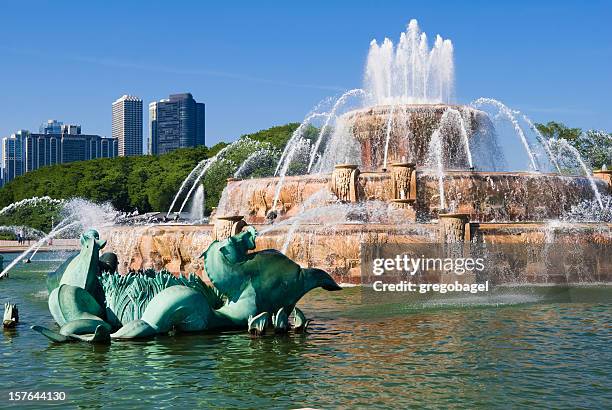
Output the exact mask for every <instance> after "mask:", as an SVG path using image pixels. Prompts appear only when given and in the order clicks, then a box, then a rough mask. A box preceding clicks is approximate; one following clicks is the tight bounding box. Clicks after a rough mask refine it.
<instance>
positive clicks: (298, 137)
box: [272, 112, 329, 209]
mask: <svg viewBox="0 0 612 410" xmlns="http://www.w3.org/2000/svg"><path fill="white" fill-rule="evenodd" d="M327 116H329V114H327V113H318V112H314V113H312V114H310V115H308V116H307V117H306V118H304V121H302V123H301V124H300V126H299V127H297V129H296V130H295V131H293V134H292V135H291V138H289V142H287V146H286V147H285V150H284V151H283V154H282V155H281V158H280V160H279V161H278V165H277V167H276V171H275V172H274V176H279V177H280V179H279V181H278V183H277V185H276V192H275V193H274V200H273V201H272V209H276V204H277V202H278V198H279V196H280V193H281V189H282V187H283V183H284V182H285V176H286V175H287V171H288V170H289V165H291V161H293V158H294V157H295V155H296V153H297V152H298V151H299V148H300V147H302V146H303V143H304V137H303V136H304V132H305V131H306V129H307V127H308V125H310V123H311V122H312V120H314V119H316V118H324V117H327Z"/></svg>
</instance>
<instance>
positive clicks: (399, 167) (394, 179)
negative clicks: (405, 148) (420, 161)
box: [391, 162, 416, 201]
mask: <svg viewBox="0 0 612 410" xmlns="http://www.w3.org/2000/svg"><path fill="white" fill-rule="evenodd" d="M391 189H392V195H393V199H400V200H411V201H415V200H416V165H415V164H413V163H410V162H398V163H394V164H391Z"/></svg>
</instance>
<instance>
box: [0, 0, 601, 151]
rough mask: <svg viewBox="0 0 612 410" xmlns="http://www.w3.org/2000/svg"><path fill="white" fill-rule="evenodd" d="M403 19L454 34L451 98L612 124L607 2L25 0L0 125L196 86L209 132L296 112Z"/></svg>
mask: <svg viewBox="0 0 612 410" xmlns="http://www.w3.org/2000/svg"><path fill="white" fill-rule="evenodd" d="M226 3H227V4H226ZM535 3H537V4H535ZM228 4H230V5H228ZM411 18H416V19H418V20H419V24H420V26H421V28H422V30H423V31H425V32H426V33H427V34H428V35H429V37H430V39H431V38H432V37H433V36H434V35H435V34H438V33H439V34H441V35H442V36H443V37H445V38H450V39H451V40H452V41H453V43H454V46H455V66H456V94H457V100H458V101H459V102H464V103H467V102H469V101H471V100H473V99H475V98H478V97H482V96H486V97H494V98H497V99H500V100H501V101H503V102H505V103H507V104H508V105H510V106H511V107H513V108H516V109H520V110H521V111H523V112H525V113H527V114H528V115H529V116H531V118H532V119H534V120H535V121H538V122H546V121H548V120H558V121H563V122H565V123H566V124H568V125H570V126H576V127H583V128H597V129H606V130H609V131H612V103H611V101H612V79H611V75H612V74H611V73H612V24H610V21H611V19H612V2H605V1H588V2H586V1H538V2H534V1H462V2H460V1H448V2H445V1H441V0H438V1H436V2H425V1H415V2H412V1H385V2H383V1H380V2H371V1H355V0H353V1H346V2H343V1H333V2H332V1H327V2H325V1H307V2H306V1H303V2H253V1H249V2H241V1H234V2H231V3H230V2H215V3H213V2H196V1H193V2H188V1H182V2H178V1H176V2H171V1H146V2H144V1H142V2H137V1H132V2H127V1H124V2H119V1H104V2H102V1H97V2H93V1H87V2H85V1H78V2H77V1H62V2H59V1H58V2H54V1H20V2H2V3H1V5H0V55H1V64H0V85H1V86H0V97H1V99H0V101H1V102H0V136H2V137H4V136H8V135H10V134H11V133H13V132H14V131H16V130H17V129H20V128H25V129H30V130H37V129H38V125H39V124H40V123H41V122H43V121H44V120H46V119H50V118H55V119H58V120H62V121H64V122H70V123H80V124H82V126H83V132H88V133H98V134H101V135H110V129H111V103H112V102H113V101H114V100H115V99H116V98H118V97H119V96H121V95H122V94H125V93H129V94H134V95H138V96H140V97H141V98H142V99H143V100H144V105H145V107H146V106H147V105H148V103H149V102H150V101H153V100H158V99H160V98H164V97H166V96H167V95H168V94H170V93H174V92H191V93H192V94H193V95H194V97H195V98H196V99H197V100H198V101H202V102H205V103H206V105H207V130H206V131H207V143H208V144H211V143H215V142H217V141H219V140H226V141H229V140H232V139H234V138H236V137H237V136H239V135H241V134H243V133H247V132H252V131H256V130H258V129H262V128H267V127H269V126H272V125H277V124H283V123H287V122H290V121H300V120H301V119H302V118H303V116H304V115H305V114H306V113H307V112H308V111H309V110H310V108H312V107H313V106H314V105H316V104H317V103H318V102H319V101H320V100H322V99H323V98H325V97H328V96H331V95H335V94H339V93H340V92H341V91H342V90H346V89H350V88H354V87H359V86H361V83H362V77H363V67H364V64H365V58H366V54H367V51H368V44H369V42H370V40H371V39H373V38H377V39H382V38H384V37H385V36H387V37H389V38H391V39H392V40H394V41H395V40H396V39H397V38H398V37H399V33H400V32H401V31H403V30H404V29H405V26H406V24H407V23H408V21H409V20H410V19H411ZM147 117H148V113H147V112H146V111H145V117H144V120H145V123H146V122H147ZM144 132H145V135H146V134H147V132H148V131H147V127H146V126H145V130H144Z"/></svg>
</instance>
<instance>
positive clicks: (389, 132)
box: [383, 105, 395, 169]
mask: <svg viewBox="0 0 612 410" xmlns="http://www.w3.org/2000/svg"><path fill="white" fill-rule="evenodd" d="M394 110H395V105H393V106H392V107H391V109H390V110H389V118H388V119H387V135H386V138H385V159H384V161H383V169H387V156H388V154H389V140H390V139H391V126H392V125H393V111H394Z"/></svg>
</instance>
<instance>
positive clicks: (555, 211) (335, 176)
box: [101, 20, 612, 283]
mask: <svg viewBox="0 0 612 410" xmlns="http://www.w3.org/2000/svg"><path fill="white" fill-rule="evenodd" d="M313 126H314V128H313ZM317 128H318V129H317ZM313 130H314V132H313ZM568 154H569V155H568ZM221 157H223V152H220V153H219V154H218V155H217V156H216V157H215V158H214V159H211V160H206V161H204V162H203V163H202V164H200V165H198V167H196V169H194V171H193V172H192V173H191V174H190V176H189V177H188V178H187V179H186V181H185V183H183V185H182V187H181V189H180V190H179V193H177V197H176V198H175V201H173V206H172V207H171V209H170V211H172V209H173V207H174V204H175V203H176V202H177V200H178V197H179V195H180V194H181V191H184V190H186V189H187V187H188V186H190V184H191V189H190V190H189V194H188V195H187V198H189V197H190V196H191V192H192V191H194V190H195V186H196V184H197V181H199V180H200V178H201V176H202V175H203V174H204V173H205V172H206V169H207V167H208V166H209V165H210V163H211V162H214V161H217V160H219V159H222V158H221ZM278 157H279V156H278V155H276V154H275V153H273V152H271V151H270V152H268V151H265V150H263V151H261V152H260V151H257V152H253V153H252V154H251V155H249V156H248V158H247V159H246V161H244V163H242V165H240V164H235V165H236V168H237V171H236V172H235V173H234V174H233V176H234V178H231V179H229V180H228V182H227V186H226V188H225V190H224V192H223V194H222V198H221V201H220V203H219V205H218V207H217V209H216V210H215V212H214V214H213V215H212V216H211V220H210V223H208V224H201V225H190V224H183V225H180V226H177V225H172V224H160V225H146V226H138V227H108V228H105V230H101V231H103V232H102V235H103V236H104V237H107V238H109V247H110V249H111V250H112V251H114V252H116V253H117V254H118V255H119V259H120V260H123V262H122V264H121V269H123V270H128V269H144V268H149V267H152V268H155V269H161V268H164V267H165V268H167V269H169V270H170V271H172V272H173V273H175V274H178V273H179V272H187V271H194V272H197V273H198V274H201V275H204V271H205V267H204V266H203V264H202V261H201V260H200V259H199V254H198V251H200V250H201V249H202V248H203V247H204V246H205V245H207V244H209V243H211V242H212V241H213V240H215V239H221V238H226V237H227V236H229V235H233V234H236V233H237V232H239V231H240V230H241V229H243V228H244V227H246V226H248V225H252V226H255V227H256V228H257V229H258V230H259V231H260V232H261V233H262V234H261V237H260V240H259V244H260V246H262V248H274V249H282V250H283V252H285V253H286V254H287V255H288V256H289V257H291V258H293V259H295V260H297V261H299V262H300V263H302V264H304V265H307V266H321V267H323V268H324V269H326V270H327V271H328V272H330V273H331V274H332V276H333V277H334V278H335V279H336V280H338V281H341V282H345V283H347V282H348V283H358V282H359V281H360V280H361V279H360V274H361V271H360V264H361V261H362V256H363V255H362V253H361V252H362V247H361V245H373V246H374V245H377V244H386V243H396V244H404V243H431V242H442V243H446V242H450V243H455V242H468V243H484V244H488V245H489V246H490V245H492V244H499V243H522V244H528V243H531V244H538V243H542V244H543V243H546V241H547V238H548V237H549V236H550V235H549V234H550V229H549V228H550V226H552V225H551V221H555V220H562V221H564V222H563V224H561V225H560V227H557V228H555V240H559V241H568V242H571V243H577V242H584V243H595V242H596V243H605V244H609V243H611V242H612V235H611V233H610V232H611V227H612V225H610V221H607V220H606V219H605V218H607V215H609V208H610V201H609V199H608V198H609V196H608V195H610V192H611V182H610V171H607V170H603V171H601V172H595V173H593V174H591V173H590V171H589V169H588V167H587V165H586V164H585V163H584V161H583V160H582V159H581V158H580V155H578V153H577V152H576V151H575V150H572V149H571V147H569V146H568V144H567V143H565V142H563V141H554V142H552V141H547V140H546V139H545V138H544V137H543V136H542V135H541V134H540V133H539V132H538V131H537V129H536V128H535V126H534V125H533V123H532V122H531V121H530V120H529V118H527V117H526V116H525V115H523V114H522V113H520V112H519V111H516V110H513V109H511V108H509V107H507V106H506V105H504V104H503V103H501V102H500V101H498V100H495V99H491V98H479V99H477V100H475V101H473V102H472V103H471V104H468V105H462V104H457V103H456V101H455V100H454V61H453V44H452V43H451V41H450V40H448V39H443V38H442V37H440V36H437V37H436V39H435V41H434V43H433V46H431V47H430V46H429V44H428V39H427V35H426V34H425V33H422V32H421V31H420V29H419V27H418V24H417V22H416V21H415V20H412V21H411V22H410V24H409V25H408V28H407V30H406V32H404V33H402V34H401V36H400V39H399V42H398V43H397V45H394V44H393V42H392V41H391V40H389V39H385V40H384V41H383V42H382V43H378V42H376V41H372V43H371V44H370V50H369V53H368V57H367V63H366V68H365V74H364V86H363V88H355V89H352V90H350V91H348V92H346V93H344V94H342V95H340V96H339V97H338V98H337V99H335V100H330V101H325V102H324V103H321V104H319V105H318V106H317V107H316V108H315V109H313V110H312V111H311V112H310V113H308V114H307V115H306V116H305V118H304V121H303V122H302V123H301V125H300V126H299V127H298V128H297V129H296V130H295V132H294V133H293V135H292V136H291V138H290V140H289V142H288V144H287V145H286V148H285V150H284V152H283V153H282V154H280V158H279V159H278V162H277V163H276V167H275V168H276V169H275V172H274V175H273V176H269V177H262V178H250V179H240V178H242V177H244V176H246V174H247V173H246V172H245V170H247V169H250V168H251V167H252V166H253V164H254V163H256V162H258V161H260V160H262V159H264V158H266V159H270V158H278ZM296 170H299V172H298V171H296ZM187 198H186V199H185V200H184V202H183V206H181V209H182V208H183V207H184V204H185V203H186V201H187ZM593 207H595V208H597V209H596V210H595V211H591V209H595V208H593ZM606 207H607V208H606ZM170 211H169V212H170ZM586 213H588V214H589V215H590V216H589V217H584V218H583V219H575V220H568V218H572V215H574V216H575V217H576V218H578V216H580V215H584V214H586ZM597 218H599V219H597ZM602 218H603V219H602ZM602 266H604V265H602ZM601 269H605V267H602V268H601ZM600 273H601V272H600ZM598 275H599V276H597V278H599V279H601V278H602V277H604V278H605V280H606V281H609V280H610V275H609V273H607V276H606V274H604V275H603V276H601V274H598ZM525 277H528V278H529V279H528V280H529V281H536V282H537V281H542V280H543V279H542V278H541V277H539V276H538V275H531V274H530V275H526V276H525ZM546 280H549V279H546Z"/></svg>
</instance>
